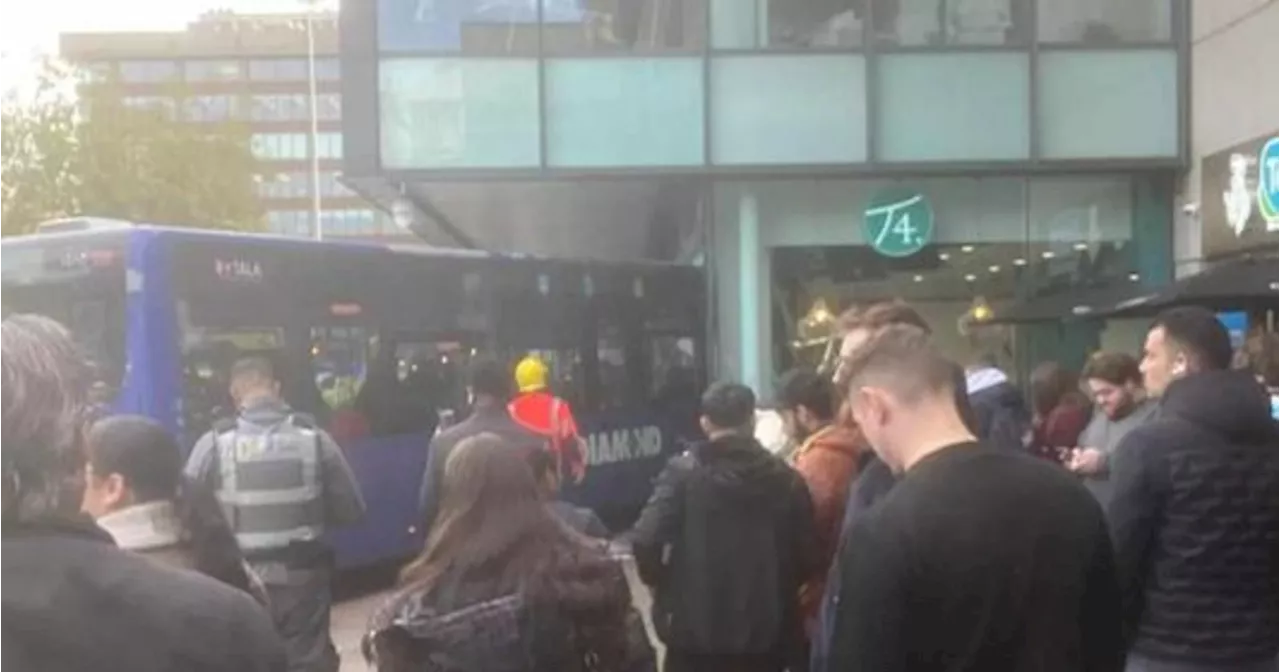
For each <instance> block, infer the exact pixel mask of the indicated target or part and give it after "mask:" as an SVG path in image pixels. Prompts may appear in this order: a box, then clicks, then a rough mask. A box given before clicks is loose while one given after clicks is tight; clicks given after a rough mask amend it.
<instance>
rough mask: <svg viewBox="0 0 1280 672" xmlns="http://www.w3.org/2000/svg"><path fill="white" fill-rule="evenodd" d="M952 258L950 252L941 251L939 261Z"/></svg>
mask: <svg viewBox="0 0 1280 672" xmlns="http://www.w3.org/2000/svg"><path fill="white" fill-rule="evenodd" d="M950 258H951V255H950V254H947V253H946V252H939V253H938V261H946V260H948V259H950Z"/></svg>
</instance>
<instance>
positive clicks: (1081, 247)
mask: <svg viewBox="0 0 1280 672" xmlns="http://www.w3.org/2000/svg"><path fill="white" fill-rule="evenodd" d="M1073 247H1075V248H1076V251H1077V252H1084V251H1085V250H1087V249H1089V243H1076V244H1075V245H1073Z"/></svg>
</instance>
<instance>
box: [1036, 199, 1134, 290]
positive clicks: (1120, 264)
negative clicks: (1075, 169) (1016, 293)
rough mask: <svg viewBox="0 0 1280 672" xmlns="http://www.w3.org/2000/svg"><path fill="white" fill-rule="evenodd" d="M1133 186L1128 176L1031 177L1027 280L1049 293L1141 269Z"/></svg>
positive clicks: (1121, 278) (1122, 278) (1118, 277)
mask: <svg viewBox="0 0 1280 672" xmlns="http://www.w3.org/2000/svg"><path fill="white" fill-rule="evenodd" d="M1132 193H1133V189H1132V184H1131V183H1130V181H1129V179H1128V178H1126V177H1120V176H1112V175H1103V176H1096V177H1095V176H1089V177H1046V178H1035V179H1032V180H1031V188H1030V199H1029V206H1030V212H1029V216H1030V231H1029V234H1030V236H1029V237H1030V243H1031V245H1030V249H1029V253H1030V254H1029V255H1028V270H1029V271H1030V272H1029V273H1028V276H1027V282H1028V283H1029V285H1030V288H1031V291H1032V292H1033V293H1034V292H1036V291H1043V290H1047V289H1052V288H1056V287H1062V286H1064V285H1072V284H1076V283H1079V282H1083V281H1085V280H1089V281H1092V282H1098V281H1104V280H1110V281H1116V280H1119V281H1127V280H1128V278H1129V276H1130V274H1132V273H1135V272H1136V267H1135V262H1136V260H1137V257H1136V254H1135V253H1136V251H1137V250H1136V248H1135V246H1134V245H1133V244H1132V241H1133V218H1134V211H1133V198H1132Z"/></svg>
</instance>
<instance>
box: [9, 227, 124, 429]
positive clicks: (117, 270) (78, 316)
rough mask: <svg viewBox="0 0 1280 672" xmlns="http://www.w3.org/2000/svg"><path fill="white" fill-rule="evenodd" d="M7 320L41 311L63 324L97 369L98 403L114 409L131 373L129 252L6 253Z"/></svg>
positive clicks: (39, 249) (59, 248) (52, 247)
mask: <svg viewBox="0 0 1280 672" xmlns="http://www.w3.org/2000/svg"><path fill="white" fill-rule="evenodd" d="M0 304H2V305H3V310H4V316H5V317H8V316H9V315H13V314H21V313H35V314H38V315H44V316H46V317H49V318H52V319H54V320H57V321H58V322H60V323H62V324H63V325H64V326H66V327H67V329H68V330H70V332H71V336H72V337H73V338H74V339H75V341H76V343H77V344H78V345H79V346H80V348H81V349H82V350H83V351H84V353H85V355H86V357H88V358H89V360H90V361H91V362H92V364H93V365H94V372H95V375H96V380H95V381H94V386H93V400H94V402H95V403H99V404H102V405H110V404H112V403H113V402H114V401H115V398H116V396H117V395H118V394H119V392H120V386H121V384H122V382H123V379H124V373H125V265H124V257H123V248H121V247H112V246H107V245H102V244H98V245H92V246H90V245H86V244H80V245H68V244H65V243H63V244H57V243H50V244H47V245H46V244H41V245H23V246H21V247H14V248H8V247H6V248H5V250H4V259H3V298H2V299H0Z"/></svg>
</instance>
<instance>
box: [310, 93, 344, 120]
mask: <svg viewBox="0 0 1280 672" xmlns="http://www.w3.org/2000/svg"><path fill="white" fill-rule="evenodd" d="M316 109H317V111H318V112H317V115H318V118H319V119H320V121H336V120H338V119H341V118H342V95H341V94H338V93H321V94H318V95H317V96H316Z"/></svg>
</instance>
